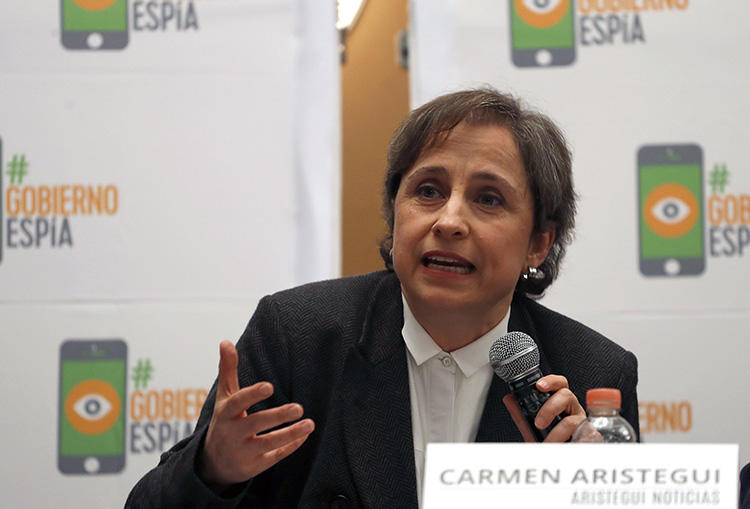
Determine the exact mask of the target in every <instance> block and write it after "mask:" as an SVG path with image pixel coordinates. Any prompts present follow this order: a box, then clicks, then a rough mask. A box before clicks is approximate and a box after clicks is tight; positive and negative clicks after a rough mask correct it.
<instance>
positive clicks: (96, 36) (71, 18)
mask: <svg viewBox="0 0 750 509" xmlns="http://www.w3.org/2000/svg"><path fill="white" fill-rule="evenodd" d="M60 23H61V33H62V45H63V46H64V47H65V48H67V49H84V50H100V49H122V48H124V47H125V46H127V45H128V0H60Z"/></svg>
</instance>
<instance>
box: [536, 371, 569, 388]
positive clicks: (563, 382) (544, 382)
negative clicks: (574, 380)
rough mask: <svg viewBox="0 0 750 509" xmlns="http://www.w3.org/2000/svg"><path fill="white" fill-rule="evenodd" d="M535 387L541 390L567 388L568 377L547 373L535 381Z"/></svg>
mask: <svg viewBox="0 0 750 509" xmlns="http://www.w3.org/2000/svg"><path fill="white" fill-rule="evenodd" d="M536 387H537V389H539V390H540V391H542V392H550V391H559V390H560V389H567V388H568V379H567V378H565V377H564V376H562V375H547V376H543V377H542V378H540V379H539V380H537V381H536Z"/></svg>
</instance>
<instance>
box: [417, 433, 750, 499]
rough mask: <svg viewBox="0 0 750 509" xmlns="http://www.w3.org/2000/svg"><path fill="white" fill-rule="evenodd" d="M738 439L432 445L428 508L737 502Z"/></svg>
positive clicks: (427, 474)
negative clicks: (725, 441) (723, 441)
mask: <svg viewBox="0 0 750 509" xmlns="http://www.w3.org/2000/svg"><path fill="white" fill-rule="evenodd" d="M738 454H739V447H738V446H737V445H736V444H718V445H709V444H524V443H521V444H477V443H472V444H429V445H428V447H427V457H426V465H425V479H424V508H425V509H441V508H446V509H455V508H457V507H471V508H472V509H478V508H485V507H486V508H490V507H491V508H493V509H495V508H498V507H555V508H562V507H571V508H573V507H575V508H580V507H637V508H660V509H661V508H665V507H668V508H691V509H695V508H701V507H710V508H732V509H736V507H737V478H738V474H737V462H738Z"/></svg>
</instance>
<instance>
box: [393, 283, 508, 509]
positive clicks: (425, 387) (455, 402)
mask: <svg viewBox="0 0 750 509" xmlns="http://www.w3.org/2000/svg"><path fill="white" fill-rule="evenodd" d="M401 300H402V301H403V303H404V328H403V329H402V330H401V334H402V335H403V337H404V341H405V342H406V349H407V351H408V355H407V359H408V365H409V396H410V398H411V426H412V435H413V437H414V462H415V465H416V468H417V497H418V499H419V505H420V507H421V506H422V478H423V476H424V459H425V450H426V447H427V444H428V443H429V442H473V441H474V439H475V438H476V436H477V430H478V429H479V420H480V419H481V417H482V410H484V403H485V401H486V399H487V392H489V389H490V382H492V375H493V372H492V366H491V365H490V360H489V351H490V346H491V345H492V342H493V341H494V340H495V339H497V338H499V337H500V336H502V335H504V334H505V333H507V332H508V317H509V315H510V313H505V317H504V318H503V319H502V320H501V321H500V323H498V324H497V325H496V326H495V327H494V328H493V329H492V330H490V331H489V332H488V333H487V334H485V335H484V336H482V337H480V338H478V339H476V340H474V341H473V342H471V343H469V344H468V345H466V346H465V347H463V348H460V349H458V350H455V351H453V352H451V353H447V352H444V351H443V350H441V349H440V347H439V346H438V345H437V344H436V343H435V341H433V339H432V337H430V335H429V334H428V333H427V331H426V330H424V327H422V326H421V325H420V324H419V322H417V319H416V318H414V315H413V314H412V312H411V309H409V304H408V303H407V302H406V299H405V298H404V296H403V294H402V295H401Z"/></svg>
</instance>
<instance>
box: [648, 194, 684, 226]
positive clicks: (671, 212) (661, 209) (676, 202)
mask: <svg viewBox="0 0 750 509" xmlns="http://www.w3.org/2000/svg"><path fill="white" fill-rule="evenodd" d="M651 213H652V214H653V215H654V216H655V217H656V218H657V219H658V220H659V221H662V222H664V223H667V224H676V223H679V222H680V221H682V220H683V219H685V218H686V217H687V216H688V214H690V206H689V205H688V204H687V203H685V202H684V201H682V200H680V199H679V198H676V197H674V196H670V197H667V198H662V199H661V200H659V201H658V202H656V205H654V206H653V207H652V208H651Z"/></svg>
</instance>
